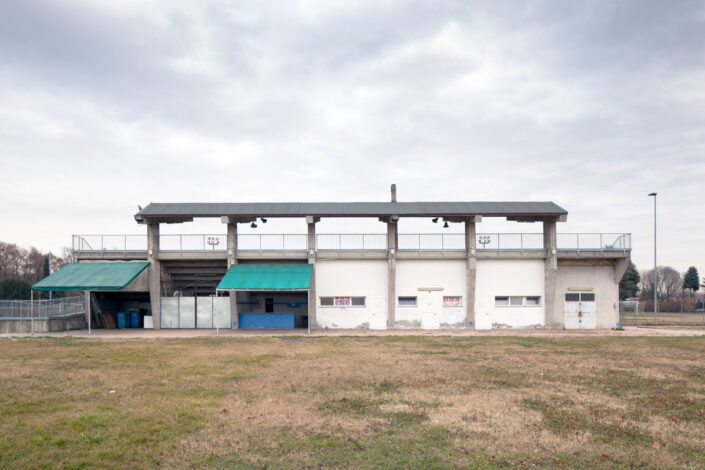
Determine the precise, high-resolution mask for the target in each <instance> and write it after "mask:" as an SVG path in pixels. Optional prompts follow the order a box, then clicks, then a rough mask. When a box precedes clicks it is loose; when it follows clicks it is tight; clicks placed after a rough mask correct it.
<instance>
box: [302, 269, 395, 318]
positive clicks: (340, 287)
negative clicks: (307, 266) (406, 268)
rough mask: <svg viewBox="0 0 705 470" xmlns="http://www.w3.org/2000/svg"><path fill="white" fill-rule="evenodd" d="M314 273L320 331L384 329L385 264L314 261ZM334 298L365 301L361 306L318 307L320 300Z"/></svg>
mask: <svg viewBox="0 0 705 470" xmlns="http://www.w3.org/2000/svg"><path fill="white" fill-rule="evenodd" d="M315 269H316V276H315V279H316V297H317V298H316V299H315V302H316V304H317V307H316V317H317V318H316V319H317V321H318V325H319V326H320V327H322V328H370V329H385V328H386V327H387V261H378V260H355V261H352V260H318V261H316V267H315ZM336 296H352V297H358V296H360V297H365V306H364V307H322V306H321V304H320V298H321V297H336ZM310 301H314V300H313V299H310Z"/></svg>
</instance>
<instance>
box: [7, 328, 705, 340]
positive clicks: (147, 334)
mask: <svg viewBox="0 0 705 470" xmlns="http://www.w3.org/2000/svg"><path fill="white" fill-rule="evenodd" d="M25 336H30V335H29V334H28V333H2V334H0V338H11V337H14V338H16V337H25ZM34 336H38V337H73V338H92V339H151V338H202V337H213V336H225V337H238V338H239V337H243V338H247V337H260V336H309V337H326V336H328V337H335V336H522V337H532V336H535V337H574V336H575V337H587V336H705V329H685V328H683V329H677V328H654V327H633V326H627V327H625V328H624V330H623V331H617V330H608V329H603V330H583V331H576V330H534V329H532V330H518V329H517V330H515V329H512V330H489V331H477V330H319V331H313V332H311V333H308V332H307V331H306V330H220V331H218V332H216V331H215V330H144V329H125V330H92V331H91V333H90V335H89V333H88V330H74V331H69V332H53V333H36V334H35V335H34Z"/></svg>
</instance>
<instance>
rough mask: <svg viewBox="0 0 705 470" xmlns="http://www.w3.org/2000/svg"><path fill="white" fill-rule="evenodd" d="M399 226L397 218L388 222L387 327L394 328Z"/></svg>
mask: <svg viewBox="0 0 705 470" xmlns="http://www.w3.org/2000/svg"><path fill="white" fill-rule="evenodd" d="M398 240H399V228H398V225H397V221H396V220H390V221H389V222H387V328H394V325H395V323H396V309H397V246H398Z"/></svg>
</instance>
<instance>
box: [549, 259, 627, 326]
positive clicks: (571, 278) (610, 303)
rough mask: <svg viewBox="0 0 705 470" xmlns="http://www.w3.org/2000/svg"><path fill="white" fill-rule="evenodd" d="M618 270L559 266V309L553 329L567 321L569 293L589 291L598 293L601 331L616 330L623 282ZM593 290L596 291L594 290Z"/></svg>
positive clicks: (598, 318)
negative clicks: (566, 302)
mask: <svg viewBox="0 0 705 470" xmlns="http://www.w3.org/2000/svg"><path fill="white" fill-rule="evenodd" d="M614 270H615V268H614V266H566V265H563V264H559V266H558V274H557V275H556V304H555V305H556V307H555V313H554V316H553V327H554V328H561V327H562V326H563V325H564V321H565V293H566V292H568V291H569V289H571V291H572V292H576V291H578V289H586V291H587V292H594V293H595V302H596V305H595V308H596V315H597V328H614V327H615V326H617V322H618V321H619V281H617V280H616V279H615V271H614ZM590 289H592V290H590Z"/></svg>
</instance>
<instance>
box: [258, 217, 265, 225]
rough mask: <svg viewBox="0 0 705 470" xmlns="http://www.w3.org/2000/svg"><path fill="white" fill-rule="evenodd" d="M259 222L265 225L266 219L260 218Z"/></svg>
mask: <svg viewBox="0 0 705 470" xmlns="http://www.w3.org/2000/svg"><path fill="white" fill-rule="evenodd" d="M259 220H261V221H262V223H263V224H266V223H267V219H265V218H264V217H260V219H259Z"/></svg>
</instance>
